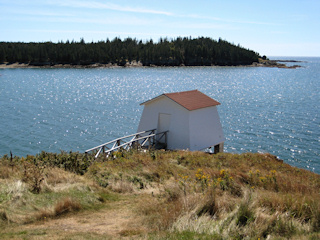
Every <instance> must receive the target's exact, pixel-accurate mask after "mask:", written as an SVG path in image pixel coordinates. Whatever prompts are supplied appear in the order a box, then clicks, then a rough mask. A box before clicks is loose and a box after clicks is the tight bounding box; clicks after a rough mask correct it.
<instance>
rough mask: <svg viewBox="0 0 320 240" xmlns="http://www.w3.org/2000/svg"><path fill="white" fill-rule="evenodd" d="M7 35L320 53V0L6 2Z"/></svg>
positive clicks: (1, 0)
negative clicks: (202, 42) (205, 40)
mask: <svg viewBox="0 0 320 240" xmlns="http://www.w3.org/2000/svg"><path fill="white" fill-rule="evenodd" d="M0 21H1V25H0V41H14V42H16V41H20V42H44V41H53V42H58V41H61V40H62V41H66V40H70V41H72V40H75V41H79V40H80V38H84V40H85V41H86V42H91V41H94V42H96V41H99V40H106V39H107V38H109V39H113V38H114V37H120V38H122V39H124V38H126V37H132V38H137V39H138V40H140V39H141V40H147V39H151V38H152V39H153V40H154V41H158V40H159V38H160V37H168V38H169V39H170V38H176V37H178V36H181V37H185V36H187V37H189V36H191V37H194V38H196V37H199V36H204V37H211V38H213V39H219V38H222V39H225V40H227V41H229V42H232V43H234V44H240V45H241V46H243V47H245V48H249V49H252V50H254V51H256V52H258V53H260V54H261V55H267V56H320V1H319V0H290V1H289V0H277V1H275V0H268V1H259V0H242V1H239V0H212V1H209V0H197V1H189V0H184V1H180V0H178V1H174V0H171V1H168V0H160V1H159V0H158V1H152V0H149V1H142V0H135V1H126V0H118V1H114V0H106V1H102V0H93V1H88V0H87V1H85V0H0Z"/></svg>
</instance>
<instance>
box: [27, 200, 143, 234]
mask: <svg viewBox="0 0 320 240" xmlns="http://www.w3.org/2000/svg"><path fill="white" fill-rule="evenodd" d="M136 203H137V200H136V199H130V200H121V201H118V202H116V203H113V204H112V206H109V207H106V208H103V209H101V210H98V211H95V212H91V211H90V212H88V211H84V212H80V213H78V214H75V215H72V216H66V217H63V218H58V219H48V220H44V221H41V222H37V223H32V224H28V225H25V226H22V228H21V230H33V229H37V231H39V230H46V231H47V232H48V234H49V236H48V234H47V235H45V236H44V237H50V233H51V232H55V233H57V234H59V233H58V232H60V234H59V235H60V236H61V235H65V234H68V235H70V234H71V235H72V234H73V233H77V234H79V233H85V234H88V233H91V234H99V235H104V236H106V237H107V236H108V237H111V238H120V237H126V236H128V237H132V236H134V235H141V234H143V233H146V231H147V229H145V228H144V227H143V225H142V218H141V217H140V216H138V215H137V213H136V211H135V205H136Z"/></svg>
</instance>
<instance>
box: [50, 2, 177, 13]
mask: <svg viewBox="0 0 320 240" xmlns="http://www.w3.org/2000/svg"><path fill="white" fill-rule="evenodd" d="M50 3H51V4H55V5H59V6H64V7H73V8H91V9H108V10H114V11H120V12H133V13H148V14H158V15H166V16H170V15H172V13H170V12H166V11H158V10H154V9H147V8H140V7H129V6H121V5H117V4H114V3H100V2H80V1H57V0H56V1H50Z"/></svg>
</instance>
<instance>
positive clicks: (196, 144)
mask: <svg viewBox="0 0 320 240" xmlns="http://www.w3.org/2000/svg"><path fill="white" fill-rule="evenodd" d="M189 113H190V120H189V131H190V150H191V151H194V150H202V149H205V148H207V147H210V146H213V145H217V144H219V143H221V142H224V141H225V138H224V135H223V130H222V126H221V122H220V118H219V114H218V110H217V107H216V106H213V107H207V108H201V109H197V110H194V111H190V112H189Z"/></svg>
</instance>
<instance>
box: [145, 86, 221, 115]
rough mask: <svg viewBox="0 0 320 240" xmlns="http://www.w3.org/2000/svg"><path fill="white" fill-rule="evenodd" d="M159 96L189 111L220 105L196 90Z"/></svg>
mask: <svg viewBox="0 0 320 240" xmlns="http://www.w3.org/2000/svg"><path fill="white" fill-rule="evenodd" d="M161 96H166V97H168V98H170V99H171V100H173V101H175V102H176V103H178V104H179V105H181V106H182V107H184V108H186V109H187V110H189V111H192V110H196V109H200V108H206V107H212V106H217V105H220V103H219V102H217V101H216V100H214V99H212V98H211V97H209V96H207V95H205V94H204V93H202V92H200V91H198V90H192V91H186V92H175V93H164V94H162V95H160V96H158V97H161ZM158 97H156V98H158ZM156 98H153V99H151V100H149V101H152V100H155V99H156ZM149 101H147V102H149ZM147 102H144V103H142V104H145V103H147Z"/></svg>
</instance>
